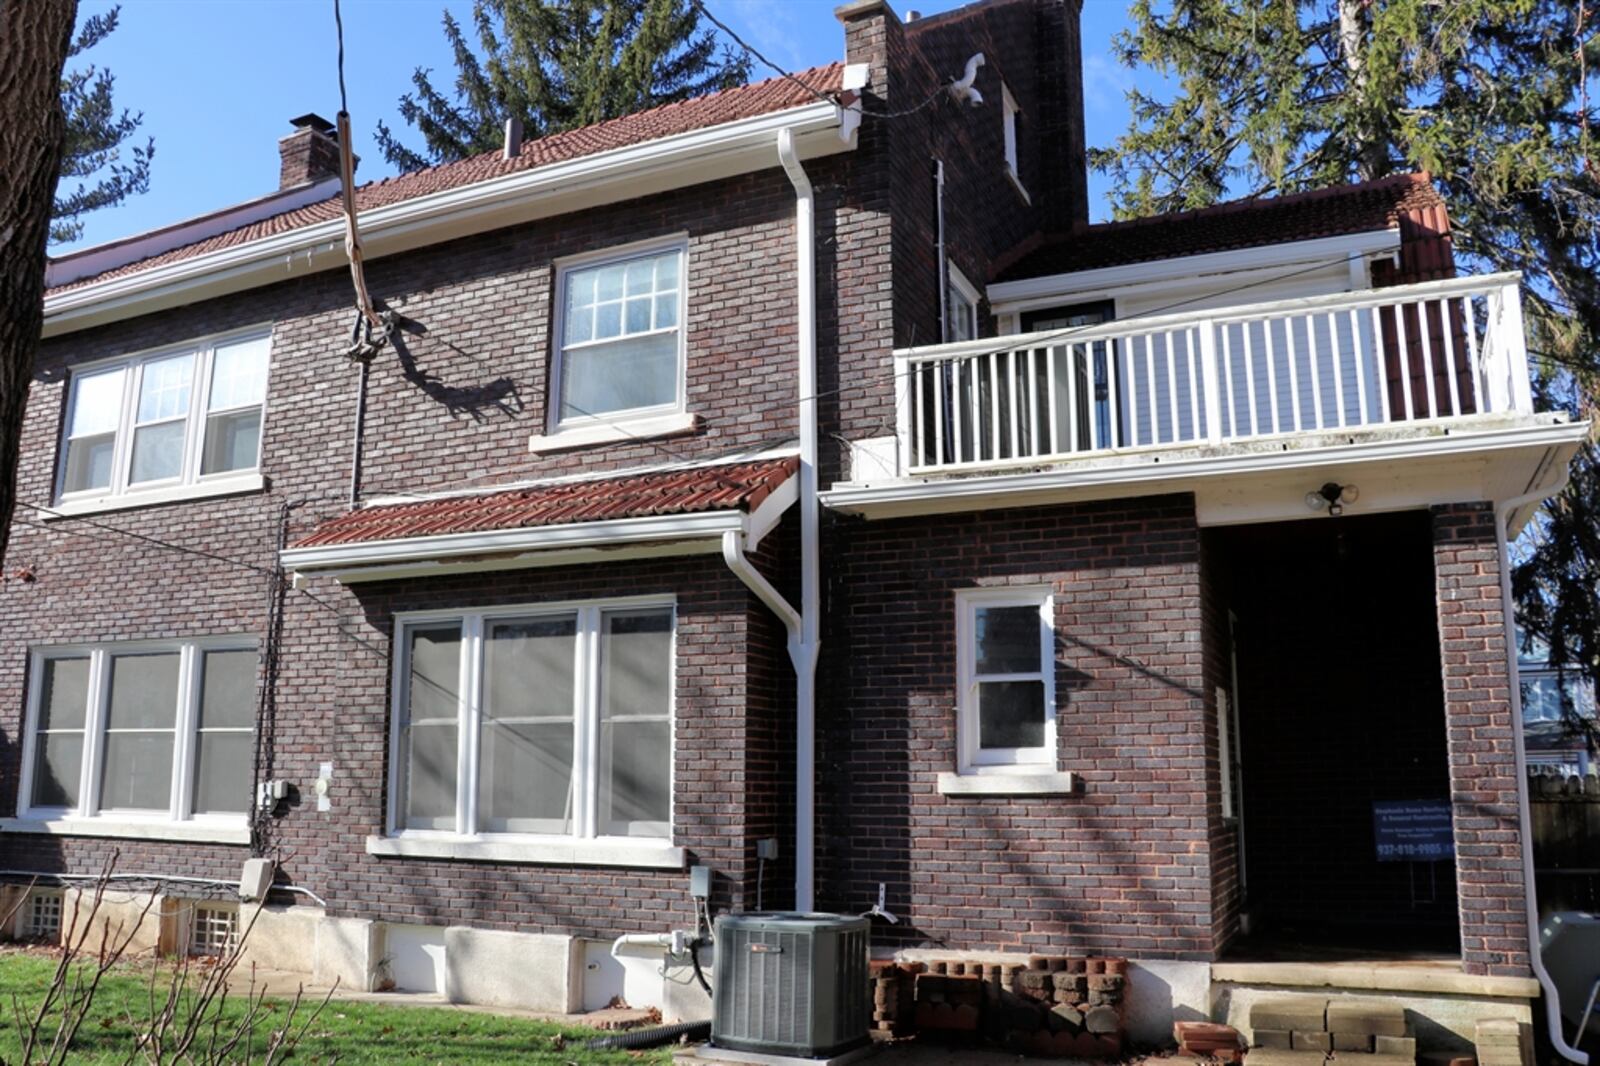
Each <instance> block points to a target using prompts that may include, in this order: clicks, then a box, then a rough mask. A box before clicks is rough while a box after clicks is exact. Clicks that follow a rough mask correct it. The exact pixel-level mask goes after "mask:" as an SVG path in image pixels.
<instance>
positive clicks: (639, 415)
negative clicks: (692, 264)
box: [550, 239, 687, 432]
mask: <svg viewBox="0 0 1600 1066" xmlns="http://www.w3.org/2000/svg"><path fill="white" fill-rule="evenodd" d="M686 259H687V243H686V242H685V241H683V240H681V239H679V240H674V241H672V242H669V243H664V244H663V243H661V242H655V243H652V244H649V245H642V246H640V245H635V246H632V247H630V248H627V249H617V250H613V251H609V252H604V253H599V254H598V255H590V256H582V257H577V258H573V259H570V260H567V261H565V262H563V263H561V264H559V265H558V267H557V282H556V290H557V300H556V307H557V310H558V316H557V319H556V330H555V336H556V344H555V345H554V367H555V370H554V382H553V387H552V389H551V394H552V403H551V408H552V418H551V426H550V428H551V431H552V432H555V431H557V430H560V429H575V428H579V427H583V426H592V425H594V424H596V423H598V422H609V421H616V420H633V419H643V418H653V417H658V416H663V415H671V414H674V413H679V412H682V411H683V409H684V328H683V320H684V314H685V311H686V303H685V300H686V296H685V294H686V290H687V286H686V284H685V276H686V273H685V267H686V266H687V263H686V261H685V260H686Z"/></svg>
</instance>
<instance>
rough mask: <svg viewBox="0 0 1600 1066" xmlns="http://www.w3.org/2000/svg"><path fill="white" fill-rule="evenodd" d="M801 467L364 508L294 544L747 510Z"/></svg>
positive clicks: (662, 476)
mask: <svg viewBox="0 0 1600 1066" xmlns="http://www.w3.org/2000/svg"><path fill="white" fill-rule="evenodd" d="M798 469H799V460H797V459H795V458H793V457H789V458H780V459H762V460H757V461H753V462H746V463H729V464H725V465H706V466H695V467H689V468H687V469H677V470H662V471H650V472H647V473H640V474H629V475H625V476H622V477H610V478H600V479H595V480H583V481H566V482H560V483H557V484H552V485H539V486H534V487H530V488H521V489H512V490H508V491H503V492H490V493H483V494H481V495H473V496H448V497H441V498H436V499H429V500H419V501H417V502H416V503H397V504H383V505H380V506H376V507H363V508H361V509H360V510H356V511H351V512H350V513H348V514H343V515H339V516H338V517H337V518H330V519H328V520H327V521H325V522H323V523H322V524H321V525H319V526H317V528H316V529H315V530H313V531H312V532H311V534H310V535H309V536H307V537H306V538H304V539H303V540H301V541H299V542H298V543H296V544H294V545H293V547H294V548H320V547H327V546H330V545H336V544H363V543H368V542H372V541H386V540H402V539H407V538H411V537H437V536H444V535H448V534H452V533H489V532H497V531H501V530H508V529H529V528H532V527H536V526H557V525H570V524H572V523H576V522H600V521H605V520H608V519H617V518H645V517H650V516H655V515H674V514H697V513H700V512H705V511H729V510H741V511H745V512H749V511H751V510H754V509H755V508H756V507H759V506H760V505H761V503H762V501H763V500H765V499H766V498H767V497H768V496H770V495H771V494H772V493H773V491H774V490H776V489H777V488H778V487H779V486H781V485H782V484H783V483H784V482H785V481H788V480H789V479H790V478H791V477H793V476H794V474H795V471H796V470H798Z"/></svg>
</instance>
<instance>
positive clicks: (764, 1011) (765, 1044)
mask: <svg viewBox="0 0 1600 1066" xmlns="http://www.w3.org/2000/svg"><path fill="white" fill-rule="evenodd" d="M869 940H870V934H869V931H868V924H867V920H866V919H865V918H848V917H844V916H842V915H837V914H801V913H765V914H760V913H758V914H730V915H724V916H722V917H720V918H718V919H717V925H716V943H717V970H718V973H717V981H716V983H715V985H714V988H715V994H714V995H713V997H712V1010H711V1043H712V1045H713V1046H715V1047H721V1048H728V1049H730V1050H734V1051H757V1052H767V1053H771V1054H782V1055H799V1056H805V1057H809V1058H822V1057H826V1056H828V1055H834V1054H838V1053H840V1052H843V1051H848V1050H850V1049H851V1048H854V1047H859V1046H860V1045H862V1044H865V1043H866V1042H867V1039H868V1036H867V1028H868V1022H869V1018H870V1015H869V1007H868V1001H867V992H866V989H867V959H868V952H869Z"/></svg>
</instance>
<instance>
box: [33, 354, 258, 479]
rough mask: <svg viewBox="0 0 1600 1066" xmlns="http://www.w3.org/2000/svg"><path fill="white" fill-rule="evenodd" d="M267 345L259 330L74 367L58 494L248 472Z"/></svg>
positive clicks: (254, 463)
mask: <svg viewBox="0 0 1600 1066" xmlns="http://www.w3.org/2000/svg"><path fill="white" fill-rule="evenodd" d="M270 348H271V338H270V335H269V334H268V333H266V332H260V331H258V332H253V333H249V334H235V335H232V336H229V337H224V338H219V339H216V340H213V341H208V342H206V343H204V344H199V345H190V346H185V347H183V348H178V349H172V350H167V351H162V352H159V353H155V354H150V355H144V356H139V357H136V358H129V359H122V360H118V361H116V362H113V363H102V364H97V365H94V366H91V367H88V368H85V369H82V370H78V371H75V372H74V373H73V375H72V379H71V383H70V387H69V393H68V399H67V412H66V427H65V433H64V436H63V444H62V456H61V470H60V476H59V482H58V492H57V495H58V497H59V498H60V499H61V500H77V499H85V498H94V497H103V496H119V495H122V494H133V493H139V492H145V491H153V490H160V489H171V488H175V487H183V486H201V485H206V484H217V485H218V487H219V488H220V487H222V483H226V482H230V481H237V480H238V478H239V477H241V476H243V475H249V474H253V473H254V472H255V471H256V469H257V467H258V466H259V463H260V451H261V415H262V410H263V408H264V406H265V404H266V397H267V363H268V358H269V352H270Z"/></svg>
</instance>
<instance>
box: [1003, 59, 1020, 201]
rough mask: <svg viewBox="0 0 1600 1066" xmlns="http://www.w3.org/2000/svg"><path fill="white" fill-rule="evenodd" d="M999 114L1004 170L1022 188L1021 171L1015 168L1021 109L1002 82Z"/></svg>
mask: <svg viewBox="0 0 1600 1066" xmlns="http://www.w3.org/2000/svg"><path fill="white" fill-rule="evenodd" d="M1000 114H1001V122H1002V123H1003V126H1004V128H1003V134H1002V135H1003V136H1004V138H1005V153H1006V170H1007V171H1009V172H1010V174H1011V176H1012V177H1013V178H1015V179H1016V180H1017V187H1018V188H1021V187H1022V171H1020V170H1019V169H1018V168H1017V116H1019V115H1021V114H1022V109H1021V108H1020V107H1018V106H1017V101H1016V100H1015V99H1013V98H1012V96H1011V90H1010V89H1009V88H1007V87H1006V84H1005V83H1004V82H1001V83H1000Z"/></svg>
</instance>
